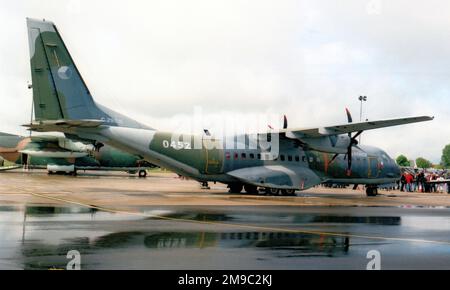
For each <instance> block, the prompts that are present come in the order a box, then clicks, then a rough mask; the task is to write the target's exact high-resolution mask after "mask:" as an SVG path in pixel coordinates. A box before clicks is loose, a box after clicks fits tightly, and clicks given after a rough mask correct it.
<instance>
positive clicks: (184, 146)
mask: <svg viewBox="0 0 450 290" xmlns="http://www.w3.org/2000/svg"><path fill="white" fill-rule="evenodd" d="M162 145H163V147H164V148H169V147H172V148H173V149H177V150H179V149H191V143H189V142H182V141H169V140H164V141H163V142H162Z"/></svg>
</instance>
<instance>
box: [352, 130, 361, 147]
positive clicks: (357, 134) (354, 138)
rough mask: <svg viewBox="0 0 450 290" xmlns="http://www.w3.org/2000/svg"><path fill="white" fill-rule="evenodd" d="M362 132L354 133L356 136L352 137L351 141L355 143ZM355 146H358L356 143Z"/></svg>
mask: <svg viewBox="0 0 450 290" xmlns="http://www.w3.org/2000/svg"><path fill="white" fill-rule="evenodd" d="M362 132H363V131H358V133H356V135H355V136H353V138H352V140H353V141H356V138H357V137H358V136H359V135H361V133H362ZM356 144H358V143H356ZM356 144H355V145H356Z"/></svg>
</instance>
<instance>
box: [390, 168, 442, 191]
mask: <svg viewBox="0 0 450 290" xmlns="http://www.w3.org/2000/svg"><path fill="white" fill-rule="evenodd" d="M446 177H447V178H446ZM446 179H448V176H446V174H445V172H441V173H437V172H427V171H425V170H422V171H420V172H419V171H418V170H417V169H416V170H414V173H412V172H409V171H406V170H405V171H404V172H403V174H402V176H401V178H400V181H399V184H398V187H399V189H400V191H407V192H414V191H416V192H447V193H450V184H449V183H445V182H442V183H439V182H436V181H443V180H446ZM433 181H435V182H433Z"/></svg>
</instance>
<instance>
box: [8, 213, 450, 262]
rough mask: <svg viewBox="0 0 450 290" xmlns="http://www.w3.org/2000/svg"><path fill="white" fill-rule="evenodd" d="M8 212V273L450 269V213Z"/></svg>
mask: <svg viewBox="0 0 450 290" xmlns="http://www.w3.org/2000/svg"><path fill="white" fill-rule="evenodd" d="M130 212H133V213H136V212H137V213H141V214H127V213H123V212H122V213H113V212H106V211H103V210H98V209H93V208H87V207H84V206H76V205H64V206H43V205H39V206H34V205H26V204H23V205H17V204H15V205H7V206H6V205H5V206H0V269H59V268H63V269H65V268H66V265H67V263H68V261H69V259H68V258H67V257H66V255H67V253H68V251H70V250H77V251H79V252H80V254H81V268H82V269H232V270H236V269H266V270H273V269H366V266H367V263H368V262H369V261H370V260H369V259H368V258H367V257H366V256H367V253H368V252H369V251H371V250H377V251H379V252H380V254H381V268H382V269H450V209H448V208H438V209H436V208H402V207H343V206H336V207H320V206H315V207H285V206H253V207H247V206H152V207H148V206H143V207H139V206H138V207H135V208H132V209H130Z"/></svg>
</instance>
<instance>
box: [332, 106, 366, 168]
mask: <svg viewBox="0 0 450 290" xmlns="http://www.w3.org/2000/svg"><path fill="white" fill-rule="evenodd" d="M345 112H346V113H347V121H348V123H352V122H353V118H352V114H350V111H349V110H348V109H347V108H345ZM362 132H363V131H362V130H361V131H358V132H357V133H356V134H355V136H352V133H348V137H349V138H350V143H349V144H348V147H347V153H345V156H344V159H347V170H346V174H347V176H350V175H351V174H352V149H353V148H352V147H356V148H359V147H358V146H357V145H358V140H356V138H358V136H359V135H361V133H362ZM338 155H339V153H336V154H334V156H333V158H331V160H330V162H329V163H328V164H331V163H332V162H333V161H334V160H335V159H336V158H337V157H338Z"/></svg>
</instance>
